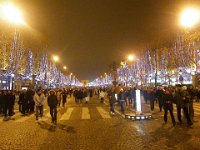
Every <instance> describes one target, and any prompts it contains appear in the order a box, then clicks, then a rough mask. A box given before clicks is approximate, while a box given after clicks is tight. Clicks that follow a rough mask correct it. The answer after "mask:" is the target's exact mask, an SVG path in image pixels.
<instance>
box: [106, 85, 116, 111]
mask: <svg viewBox="0 0 200 150" xmlns="http://www.w3.org/2000/svg"><path fill="white" fill-rule="evenodd" d="M108 98H109V104H110V114H111V115H114V114H115V108H114V105H115V103H116V97H115V89H114V87H113V88H112V89H111V91H109V92H108Z"/></svg>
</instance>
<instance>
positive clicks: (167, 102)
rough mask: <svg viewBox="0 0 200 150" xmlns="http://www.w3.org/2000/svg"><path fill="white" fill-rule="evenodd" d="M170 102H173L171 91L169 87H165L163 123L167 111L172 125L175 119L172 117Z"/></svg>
mask: <svg viewBox="0 0 200 150" xmlns="http://www.w3.org/2000/svg"><path fill="white" fill-rule="evenodd" d="M172 103H173V96H172V93H171V91H170V90H169V89H166V90H165V96H164V121H165V123H167V114H168V111H169V112H170V115H171V119H172V123H173V126H175V125H176V121H175V119H174V114H173V105H172Z"/></svg>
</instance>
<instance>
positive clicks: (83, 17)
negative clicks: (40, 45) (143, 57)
mask: <svg viewBox="0 0 200 150" xmlns="http://www.w3.org/2000/svg"><path fill="white" fill-rule="evenodd" d="M194 2H195V3H199V0H197V1H189V0H16V1H15V3H16V4H17V5H18V6H19V7H20V8H22V9H23V11H24V15H25V19H26V21H27V23H28V25H29V26H30V27H31V28H32V29H33V30H30V34H35V35H36V37H37V35H38V38H43V39H45V40H46V42H47V43H48V50H49V53H50V54H53V53H55V54H58V55H59V56H60V57H61V59H62V60H61V62H60V65H66V66H68V68H69V69H70V71H69V72H73V73H74V74H75V75H76V76H77V77H78V79H80V80H82V79H89V80H93V79H95V78H96V77H97V76H100V75H101V74H103V73H104V72H106V71H107V70H108V66H109V64H111V63H112V62H113V61H117V62H120V60H122V59H124V58H125V57H126V56H127V55H128V54H129V53H138V52H139V51H140V50H141V49H142V48H144V47H145V46H146V45H149V44H150V43H152V42H153V41H155V40H159V39H162V40H164V39H169V38H170V37H172V36H173V35H175V34H176V33H177V32H178V31H179V30H181V27H180V26H179V24H178V17H179V13H180V11H181V10H182V9H183V8H184V7H185V6H186V5H188V3H189V4H190V5H192V4H193V3H194ZM39 35H40V36H39Z"/></svg>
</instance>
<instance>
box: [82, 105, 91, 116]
mask: <svg viewBox="0 0 200 150" xmlns="http://www.w3.org/2000/svg"><path fill="white" fill-rule="evenodd" d="M81 118H82V119H90V113H89V109H88V107H83V108H82V117H81Z"/></svg>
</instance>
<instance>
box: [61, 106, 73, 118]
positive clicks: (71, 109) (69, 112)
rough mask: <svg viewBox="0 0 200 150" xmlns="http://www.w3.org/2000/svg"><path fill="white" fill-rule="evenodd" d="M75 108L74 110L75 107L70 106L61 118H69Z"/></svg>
mask: <svg viewBox="0 0 200 150" xmlns="http://www.w3.org/2000/svg"><path fill="white" fill-rule="evenodd" d="M73 110H74V108H68V109H67V112H66V113H64V114H63V115H62V117H61V118H60V120H69V118H70V116H71V114H72V111H73Z"/></svg>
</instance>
